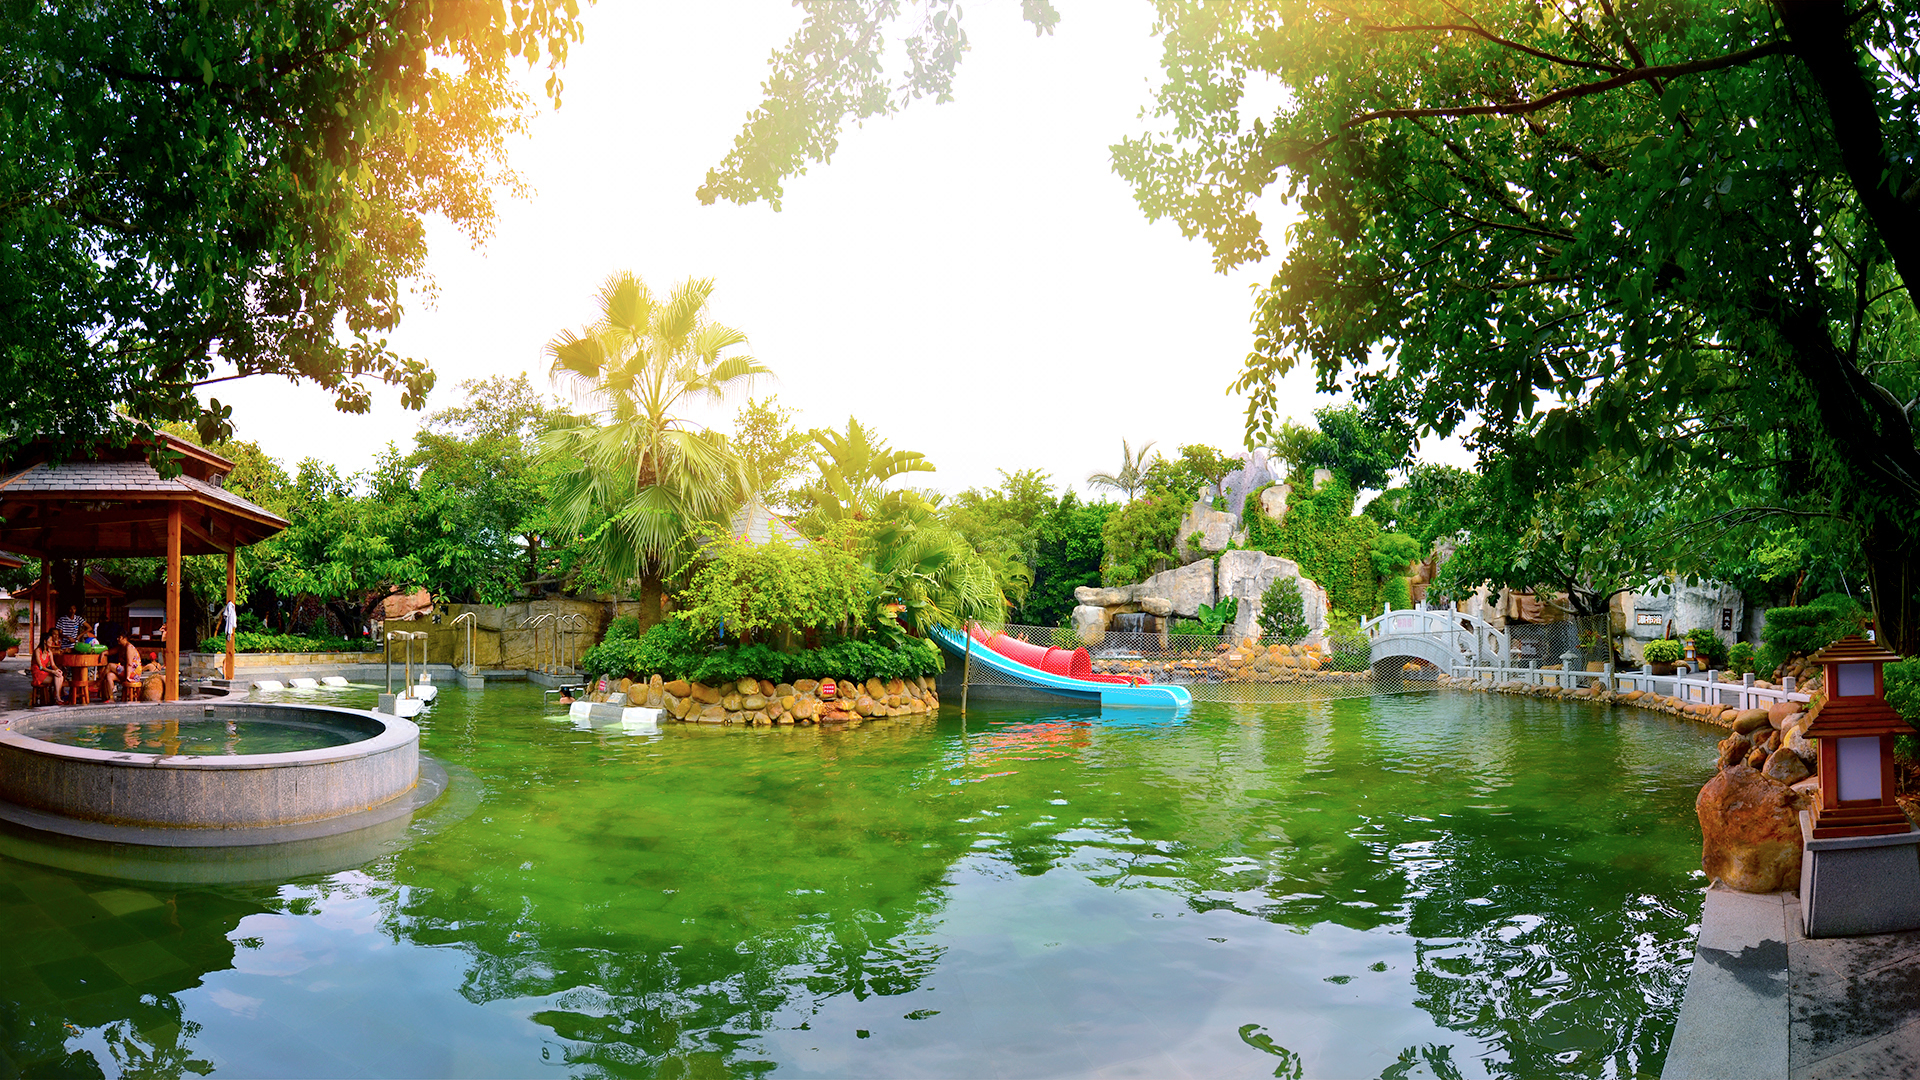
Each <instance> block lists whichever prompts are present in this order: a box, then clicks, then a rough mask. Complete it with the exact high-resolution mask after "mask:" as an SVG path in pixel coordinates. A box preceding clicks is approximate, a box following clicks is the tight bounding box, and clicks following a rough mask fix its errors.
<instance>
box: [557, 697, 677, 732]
mask: <svg viewBox="0 0 1920 1080" xmlns="http://www.w3.org/2000/svg"><path fill="white" fill-rule="evenodd" d="M567 716H568V718H569V719H571V720H572V721H573V722H574V723H575V724H576V725H578V726H581V727H591V728H593V729H594V730H596V731H625V732H627V733H629V734H633V735H653V734H656V733H658V732H659V730H660V710H659V709H642V708H635V707H632V706H628V705H616V704H614V703H612V702H608V701H576V702H574V703H573V704H572V705H571V706H569V707H568V708H567Z"/></svg>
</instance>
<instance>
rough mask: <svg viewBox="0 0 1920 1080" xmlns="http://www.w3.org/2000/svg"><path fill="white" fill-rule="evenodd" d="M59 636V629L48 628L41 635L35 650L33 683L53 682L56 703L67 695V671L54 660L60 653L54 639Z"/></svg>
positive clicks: (42, 684)
mask: <svg viewBox="0 0 1920 1080" xmlns="http://www.w3.org/2000/svg"><path fill="white" fill-rule="evenodd" d="M58 636H59V632H58V631H56V630H51V629H50V630H48V631H47V632H46V633H44V634H41V635H40V644H39V645H36V646H34V650H33V685H35V686H45V685H47V684H48V683H52V684H53V701H54V704H56V705H58V704H59V703H60V702H61V700H62V699H64V698H65V697H66V695H67V675H66V672H64V671H61V670H60V665H59V664H57V663H55V662H54V657H55V656H57V655H58V654H59V649H58V648H57V647H56V646H55V644H54V639H55V638H56V637H58Z"/></svg>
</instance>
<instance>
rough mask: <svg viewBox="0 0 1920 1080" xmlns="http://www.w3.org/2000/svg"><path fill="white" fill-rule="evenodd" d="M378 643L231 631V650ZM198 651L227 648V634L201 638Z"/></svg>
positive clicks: (359, 647)
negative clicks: (232, 632)
mask: <svg viewBox="0 0 1920 1080" xmlns="http://www.w3.org/2000/svg"><path fill="white" fill-rule="evenodd" d="M379 647H380V643H379V642H377V641H374V640H373V639H371V638H337V637H308V636H306V635H304V634H257V633H246V632H244V631H243V632H239V633H235V634H234V635H233V651H234V652H243V653H273V652H361V651H363V650H368V649H378V648H379ZM200 651H201V652H204V653H224V652H226V651H227V636H226V635H225V634H221V635H219V636H217V637H210V638H206V639H204V640H202V641H201V642H200Z"/></svg>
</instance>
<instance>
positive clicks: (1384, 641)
mask: <svg viewBox="0 0 1920 1080" xmlns="http://www.w3.org/2000/svg"><path fill="white" fill-rule="evenodd" d="M1360 631H1361V633H1363V634H1365V635H1366V637H1367V640H1368V641H1369V642H1370V643H1371V644H1373V645H1374V646H1375V648H1374V649H1373V653H1374V657H1375V658H1376V659H1377V658H1379V657H1380V656H1382V655H1384V652H1383V649H1382V648H1381V646H1384V645H1391V644H1392V641H1391V639H1394V638H1401V639H1405V638H1409V637H1421V638H1429V639H1432V640H1433V641H1435V642H1438V643H1442V644H1443V647H1444V648H1445V649H1446V651H1447V654H1448V655H1449V656H1451V657H1453V658H1454V659H1455V661H1456V662H1460V663H1470V664H1497V663H1503V662H1506V661H1509V660H1510V659H1511V658H1512V651H1513V646H1512V641H1511V639H1510V638H1509V636H1508V634H1507V632H1506V631H1505V630H1502V629H1500V628H1499V627H1497V626H1494V625H1493V624H1492V623H1490V622H1488V621H1486V620H1485V619H1483V618H1481V617H1479V616H1478V615H1472V614H1469V613H1467V612H1464V611H1448V610H1446V609H1444V608H1428V607H1426V606H1425V605H1420V606H1416V607H1413V608H1408V609H1402V610H1398V611H1396V610H1393V609H1391V608H1389V609H1387V610H1385V611H1383V612H1381V613H1380V614H1379V615H1376V616H1375V617H1373V618H1371V619H1369V620H1367V621H1366V622H1364V623H1362V624H1360Z"/></svg>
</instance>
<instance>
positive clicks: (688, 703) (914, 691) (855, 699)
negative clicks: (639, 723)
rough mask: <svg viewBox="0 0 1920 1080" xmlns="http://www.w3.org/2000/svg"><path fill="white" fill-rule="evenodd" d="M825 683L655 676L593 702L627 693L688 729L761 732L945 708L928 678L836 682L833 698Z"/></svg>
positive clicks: (622, 683)
mask: <svg viewBox="0 0 1920 1080" xmlns="http://www.w3.org/2000/svg"><path fill="white" fill-rule="evenodd" d="M824 681H825V680H814V679H797V680H795V681H793V682H791V683H784V682H783V683H775V682H771V681H769V680H766V679H741V680H740V681H739V682H735V683H727V684H725V685H723V686H708V685H706V684H705V683H697V682H689V681H688V680H685V679H662V678H661V677H660V676H658V675H655V676H653V677H652V678H649V679H621V680H619V681H618V682H615V681H614V680H611V679H610V680H608V681H607V691H606V693H605V694H603V693H601V692H599V691H598V690H596V691H594V692H593V693H590V694H588V695H587V699H588V700H589V701H595V700H604V699H605V697H606V696H607V694H612V693H623V694H625V695H627V702H628V703H629V704H632V705H642V706H645V707H647V708H652V709H664V710H666V712H667V714H668V715H670V716H672V717H673V718H674V719H676V720H680V721H684V722H686V723H690V724H691V723H701V724H747V725H752V726H755V727H770V726H773V725H776V724H820V723H846V722H850V721H859V720H866V719H872V718H876V717H888V716H920V715H925V714H928V713H931V712H935V711H937V710H938V709H939V708H940V698H939V696H938V695H937V694H935V693H934V689H933V680H932V679H929V678H927V677H926V676H924V675H916V676H914V677H912V678H908V679H889V680H886V681H884V682H883V681H881V680H879V679H868V680H867V681H866V682H860V681H858V680H855V679H834V680H832V682H833V683H834V691H835V692H834V694H833V696H832V697H830V698H828V697H823V696H822V695H821V692H820V688H821V686H822V684H823V682H824ZM597 685H598V684H596V686H597Z"/></svg>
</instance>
